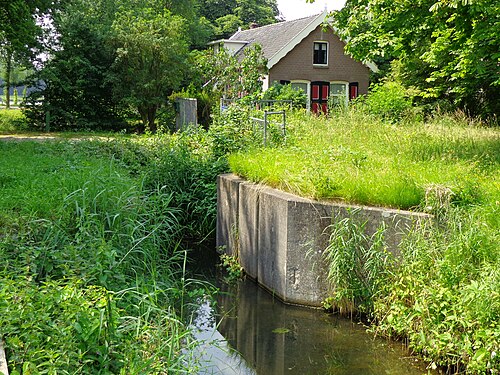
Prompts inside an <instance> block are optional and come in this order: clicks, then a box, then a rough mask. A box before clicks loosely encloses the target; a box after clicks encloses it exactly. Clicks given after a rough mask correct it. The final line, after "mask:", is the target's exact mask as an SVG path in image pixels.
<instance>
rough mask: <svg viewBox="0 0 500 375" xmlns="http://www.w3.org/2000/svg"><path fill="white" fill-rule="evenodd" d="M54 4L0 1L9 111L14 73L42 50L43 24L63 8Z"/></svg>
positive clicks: (0, 46)
mask: <svg viewBox="0 0 500 375" xmlns="http://www.w3.org/2000/svg"><path fill="white" fill-rule="evenodd" d="M60 3H61V2H60V1H52V0H0V58H1V60H2V63H3V64H2V65H3V67H4V77H3V78H4V81H5V88H6V104H7V107H9V103H10V95H9V89H10V86H11V74H12V69H13V68H14V67H15V66H16V65H29V64H30V63H31V61H32V60H33V59H34V55H35V54H36V53H37V52H38V51H39V49H40V48H39V47H40V46H41V36H42V33H43V27H42V25H43V23H42V22H40V19H41V18H43V17H47V16H49V15H50V13H51V12H52V11H53V10H54V9H57V8H58V7H59V6H60Z"/></svg>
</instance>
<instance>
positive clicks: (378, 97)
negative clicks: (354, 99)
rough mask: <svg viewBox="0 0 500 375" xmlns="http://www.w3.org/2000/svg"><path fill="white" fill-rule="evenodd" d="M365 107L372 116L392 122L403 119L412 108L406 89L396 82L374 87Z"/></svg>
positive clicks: (386, 82) (387, 82)
mask: <svg viewBox="0 0 500 375" xmlns="http://www.w3.org/2000/svg"><path fill="white" fill-rule="evenodd" d="M364 105H365V108H366V109H367V111H368V112H369V113H370V114H372V115H375V116H378V117H381V118H383V119H384V120H388V121H392V122H398V121H400V120H401V119H403V117H404V116H405V114H407V113H409V111H410V109H411V107H412V103H411V100H410V99H409V98H408V97H407V93H406V89H405V88H404V87H403V86H402V85H401V84H400V83H398V82H395V81H384V82H382V83H378V84H375V85H373V86H372V87H371V90H370V93H369V94H368V97H367V98H366V100H365V101H364Z"/></svg>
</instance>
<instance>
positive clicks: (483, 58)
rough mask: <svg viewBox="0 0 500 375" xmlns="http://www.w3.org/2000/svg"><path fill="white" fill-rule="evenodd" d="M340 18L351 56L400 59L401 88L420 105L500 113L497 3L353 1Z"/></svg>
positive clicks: (477, 0) (499, 6) (499, 17)
mask: <svg viewBox="0 0 500 375" xmlns="http://www.w3.org/2000/svg"><path fill="white" fill-rule="evenodd" d="M334 19H335V23H336V26H337V28H338V29H339V31H340V35H341V37H342V38H343V39H344V40H346V41H347V45H346V49H347V51H348V52H349V53H351V54H352V55H353V56H354V57H355V58H358V59H361V60H366V59H372V60H373V59H377V58H378V59H380V58H382V59H386V60H397V61H398V66H399V67H400V73H401V78H402V81H403V82H405V84H406V85H408V86H413V87H415V88H417V89H418V90H419V92H420V96H421V97H422V98H424V99H431V100H437V99H446V100H449V101H451V102H452V103H453V104H454V105H455V106H457V107H459V108H463V109H466V110H467V111H469V112H470V113H471V114H474V115H485V116H494V115H497V114H498V113H500V53H499V51H500V3H499V2H496V1H491V0H416V1H415V0H396V1H395V0H347V2H346V6H345V7H344V8H343V9H342V10H341V11H338V12H334Z"/></svg>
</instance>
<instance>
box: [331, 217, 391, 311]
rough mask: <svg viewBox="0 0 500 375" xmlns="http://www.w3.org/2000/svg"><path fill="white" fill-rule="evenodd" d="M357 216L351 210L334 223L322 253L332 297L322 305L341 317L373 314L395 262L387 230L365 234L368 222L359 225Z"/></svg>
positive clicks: (361, 222) (380, 228) (336, 218)
mask: <svg viewBox="0 0 500 375" xmlns="http://www.w3.org/2000/svg"><path fill="white" fill-rule="evenodd" d="M358 214H359V210H356V209H355V210H348V215H347V216H346V217H343V218H342V217H340V216H337V217H335V218H334V219H333V223H332V224H331V225H330V226H329V227H328V228H327V231H331V233H330V239H329V241H328V246H327V248H326V249H325V251H324V252H323V256H324V259H325V261H326V264H327V267H328V273H327V278H328V281H329V283H330V285H331V288H332V295H331V297H328V298H327V299H326V300H325V301H324V302H323V305H324V307H326V308H329V309H330V308H331V309H334V310H338V311H340V313H342V314H351V315H352V314H353V313H354V312H356V311H358V312H361V313H370V312H371V311H372V304H373V299H374V297H375V295H376V294H377V293H378V291H379V289H380V286H381V285H382V283H383V282H384V280H385V277H386V272H387V263H388V262H389V261H390V260H391V259H392V257H391V255H390V253H389V252H388V251H387V250H386V246H385V242H384V233H385V228H384V226H383V225H382V226H381V227H379V228H378V229H377V231H376V232H375V233H373V234H372V235H370V234H368V233H367V232H366V223H367V222H366V221H360V218H359V216H358Z"/></svg>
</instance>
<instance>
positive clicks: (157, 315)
mask: <svg viewBox="0 0 500 375" xmlns="http://www.w3.org/2000/svg"><path fill="white" fill-rule="evenodd" d="M0 155H1V158H2V161H3V163H2V165H1V166H0V192H1V193H0V223H1V226H0V228H1V229H0V263H1V264H2V267H1V269H0V278H1V281H0V285H1V286H0V295H1V296H2V301H1V302H0V311H1V314H0V326H1V327H2V331H1V335H2V338H3V339H4V340H5V342H6V348H7V354H8V361H9V367H10V370H11V371H12V372H13V373H14V374H15V373H33V374H36V373H46V372H64V373H72V374H97V373H127V374H146V373H167V372H171V371H173V372H179V371H180V372H190V371H194V368H195V367H196V366H197V364H196V363H192V362H191V360H190V358H189V350H188V349H189V346H190V345H191V344H190V342H191V341H192V340H191V338H190V336H189V332H188V330H187V328H186V326H185V325H184V322H185V319H187V317H186V315H185V313H186V304H188V303H189V302H190V300H193V299H194V298H195V297H196V296H199V295H200V293H204V291H203V290H204V289H206V288H205V287H204V286H203V285H201V284H200V283H198V282H196V281H194V280H189V279H188V278H187V274H186V269H185V261H186V256H189V254H187V253H186V251H185V249H188V248H192V247H193V246H196V247H200V246H202V245H203V244H204V243H211V240H212V238H213V234H214V228H215V210H216V204H215V199H216V194H215V176H216V175H217V174H219V173H221V172H223V171H225V170H226V168H227V166H226V163H225V162H224V160H223V159H220V160H219V158H216V157H213V156H212V153H211V143H210V136H209V135H207V133H206V132H203V131H200V133H197V134H195V133H193V134H191V136H182V135H178V136H164V137H157V138H150V139H147V138H145V139H126V138H123V139H115V140H107V141H103V140H101V141H84V140H80V141H78V140H77V141H57V142H0Z"/></svg>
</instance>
